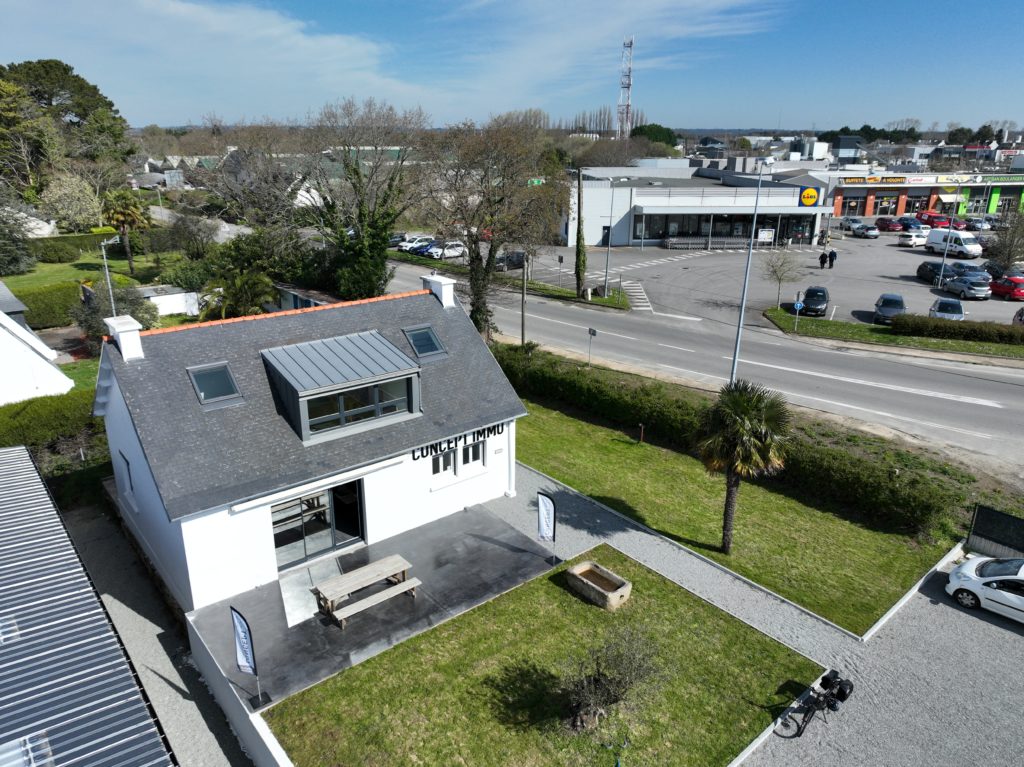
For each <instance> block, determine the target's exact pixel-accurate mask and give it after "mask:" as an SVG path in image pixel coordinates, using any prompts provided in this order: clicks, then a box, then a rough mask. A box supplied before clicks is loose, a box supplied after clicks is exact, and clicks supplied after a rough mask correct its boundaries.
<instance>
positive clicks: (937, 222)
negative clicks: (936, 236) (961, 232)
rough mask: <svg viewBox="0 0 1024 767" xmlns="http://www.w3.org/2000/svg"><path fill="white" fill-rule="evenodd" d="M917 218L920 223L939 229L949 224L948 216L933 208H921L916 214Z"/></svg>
mask: <svg viewBox="0 0 1024 767" xmlns="http://www.w3.org/2000/svg"><path fill="white" fill-rule="evenodd" d="M917 220H918V221H920V222H921V223H922V224H928V226H930V227H931V228H932V229H941V228H943V227H948V226H949V216H947V215H946V214H945V213H939V212H938V211H935V210H922V211H921V212H920V213H918V214H917Z"/></svg>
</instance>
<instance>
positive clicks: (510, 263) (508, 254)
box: [494, 250, 526, 272]
mask: <svg viewBox="0 0 1024 767" xmlns="http://www.w3.org/2000/svg"><path fill="white" fill-rule="evenodd" d="M525 263H526V252H525V251H522V250H506V251H504V252H503V253H499V254H498V255H497V256H495V257H494V269H495V271H498V272H507V271H508V270H509V269H522V268H523V264H525Z"/></svg>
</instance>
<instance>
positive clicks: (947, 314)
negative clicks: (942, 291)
mask: <svg viewBox="0 0 1024 767" xmlns="http://www.w3.org/2000/svg"><path fill="white" fill-rule="evenodd" d="M966 314H967V313H966V312H965V311H964V307H963V304H961V303H960V302H959V301H958V300H957V299H955V298H936V299H935V303H933V304H932V306H931V308H930V309H929V310H928V316H929V317H933V318H934V319H938V320H963V318H964V317H965V316H966Z"/></svg>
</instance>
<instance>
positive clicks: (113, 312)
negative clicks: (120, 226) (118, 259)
mask: <svg viewBox="0 0 1024 767" xmlns="http://www.w3.org/2000/svg"><path fill="white" fill-rule="evenodd" d="M120 241H121V238H120V237H118V236H117V235H114V236H113V237H111V238H110V239H109V240H101V241H100V252H101V253H103V274H105V275H106V277H107V290H108V291H110V316H111V317H116V316H117V307H116V306H115V305H114V286H113V285H111V284H110V269H109V268H108V267H107V245H117V243H119V242H120Z"/></svg>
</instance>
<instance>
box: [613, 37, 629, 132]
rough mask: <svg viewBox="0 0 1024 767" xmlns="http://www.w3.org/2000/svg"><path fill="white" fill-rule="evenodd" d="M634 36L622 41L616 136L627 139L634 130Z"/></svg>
mask: <svg viewBox="0 0 1024 767" xmlns="http://www.w3.org/2000/svg"><path fill="white" fill-rule="evenodd" d="M632 89H633V37H632V36H630V37H629V39H627V40H623V42H622V66H621V68H620V74H619V109H618V113H617V115H616V125H615V137H616V138H618V139H627V138H629V134H630V133H631V132H632V130H633V103H632V100H631V91H632Z"/></svg>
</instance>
